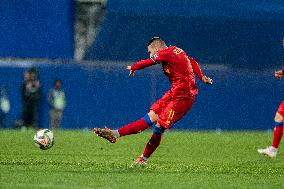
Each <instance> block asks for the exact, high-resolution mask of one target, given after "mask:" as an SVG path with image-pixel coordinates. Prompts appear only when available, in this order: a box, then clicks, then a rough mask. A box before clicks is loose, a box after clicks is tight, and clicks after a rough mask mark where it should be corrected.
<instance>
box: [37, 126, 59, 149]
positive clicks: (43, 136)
mask: <svg viewBox="0 0 284 189" xmlns="http://www.w3.org/2000/svg"><path fill="white" fill-rule="evenodd" d="M34 143H35V145H36V147H38V148H40V149H42V150H47V149H49V148H51V147H52V146H53V145H54V136H53V133H52V131H51V130H49V129H40V130H38V131H37V133H36V134H35V136H34Z"/></svg>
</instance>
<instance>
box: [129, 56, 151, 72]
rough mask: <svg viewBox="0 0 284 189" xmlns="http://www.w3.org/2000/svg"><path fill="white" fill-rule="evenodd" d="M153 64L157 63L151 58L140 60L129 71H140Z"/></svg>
mask: <svg viewBox="0 0 284 189" xmlns="http://www.w3.org/2000/svg"><path fill="white" fill-rule="evenodd" d="M154 64H157V63H156V62H155V61H154V60H153V59H152V58H149V59H147V60H140V61H139V62H136V63H134V64H133V65H132V66H131V70H133V71H135V70H141V69H143V68H146V67H149V66H152V65H154Z"/></svg>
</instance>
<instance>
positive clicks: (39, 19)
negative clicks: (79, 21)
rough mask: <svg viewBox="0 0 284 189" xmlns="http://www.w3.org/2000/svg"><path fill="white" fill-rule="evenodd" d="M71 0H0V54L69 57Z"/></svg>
mask: <svg viewBox="0 0 284 189" xmlns="http://www.w3.org/2000/svg"><path fill="white" fill-rule="evenodd" d="M74 23H75V0H35V1H34V0H1V3H0V57H17V58H50V59H59V58H60V59H72V58H73V54H74Z"/></svg>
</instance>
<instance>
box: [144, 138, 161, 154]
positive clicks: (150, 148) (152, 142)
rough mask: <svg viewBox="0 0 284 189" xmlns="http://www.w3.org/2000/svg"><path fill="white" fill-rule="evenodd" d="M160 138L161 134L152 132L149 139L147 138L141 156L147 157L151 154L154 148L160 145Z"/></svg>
mask: <svg viewBox="0 0 284 189" xmlns="http://www.w3.org/2000/svg"><path fill="white" fill-rule="evenodd" d="M161 140H162V135H160V134H156V133H153V135H152V137H151V139H150V140H149V142H148V143H147V145H146V147H145V149H144V152H143V156H144V157H146V158H149V157H150V156H151V154H152V153H153V152H154V151H155V150H156V148H157V147H158V146H159V145H160V143H161Z"/></svg>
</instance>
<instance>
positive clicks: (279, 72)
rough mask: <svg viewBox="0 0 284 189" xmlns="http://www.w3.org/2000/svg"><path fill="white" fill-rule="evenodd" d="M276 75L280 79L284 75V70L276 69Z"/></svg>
mask: <svg viewBox="0 0 284 189" xmlns="http://www.w3.org/2000/svg"><path fill="white" fill-rule="evenodd" d="M274 76H275V77H276V78H277V79H280V78H281V77H282V76H283V72H282V70H279V71H276V72H275V74H274Z"/></svg>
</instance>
